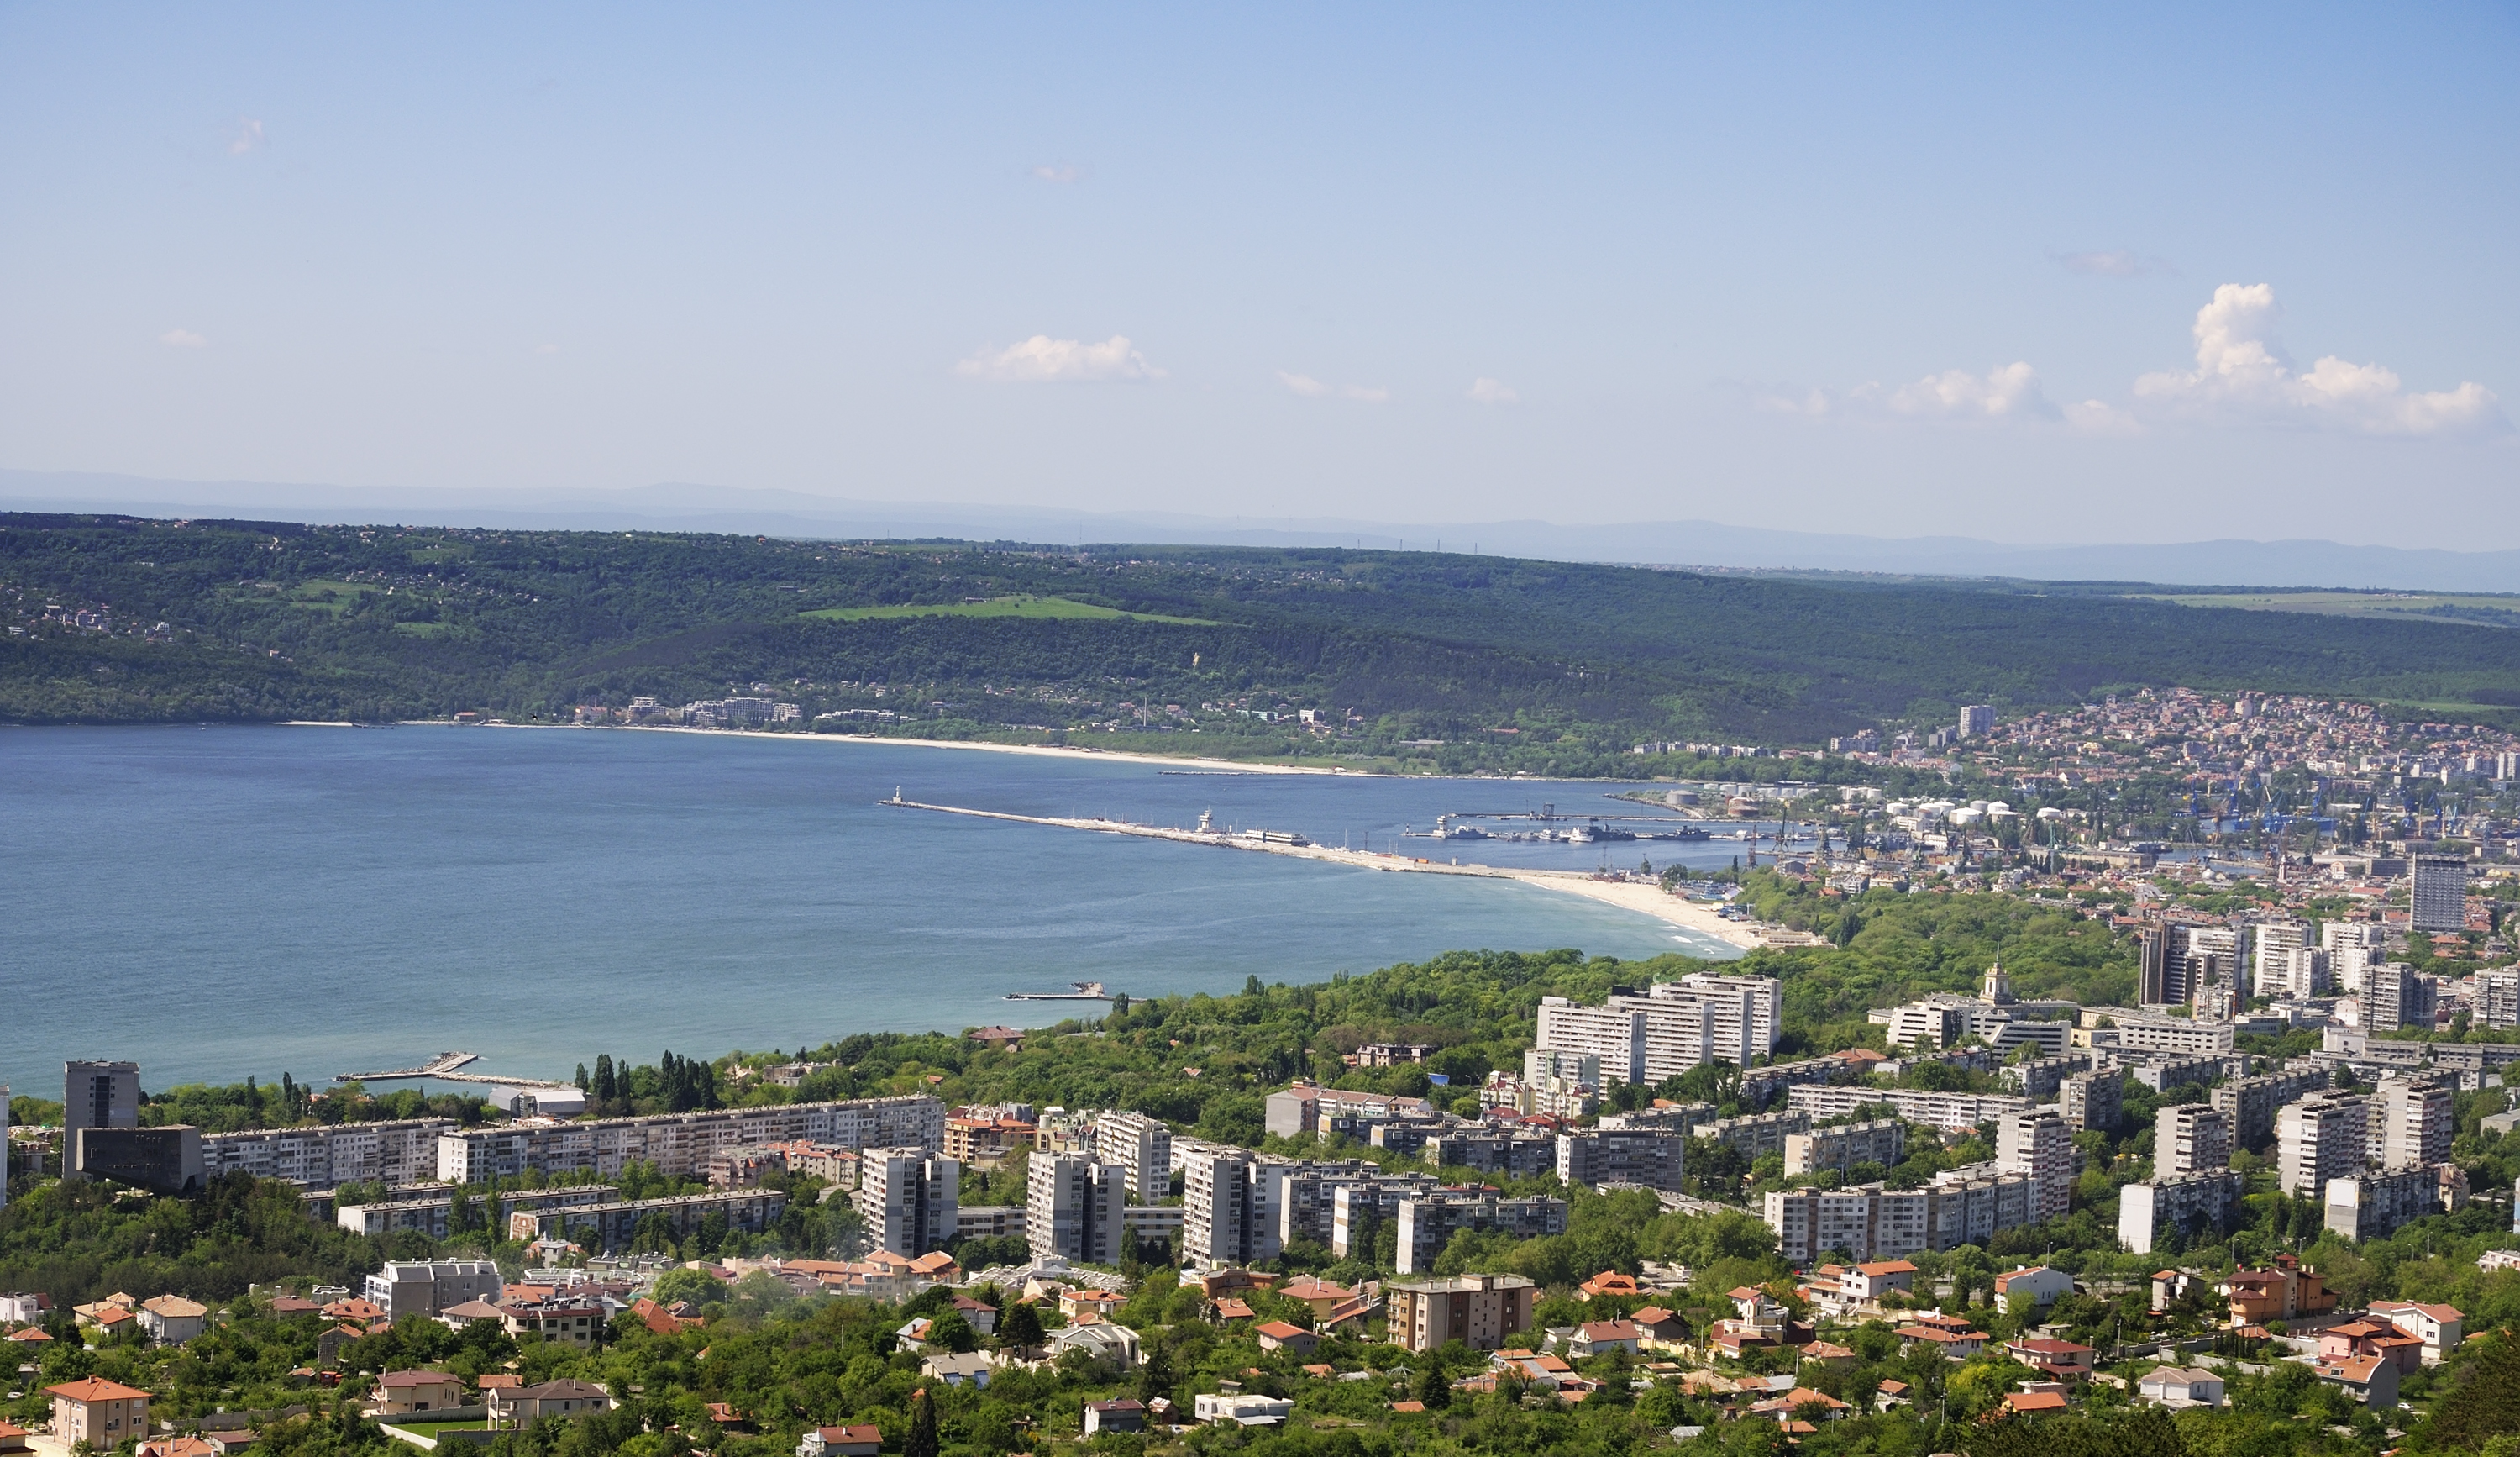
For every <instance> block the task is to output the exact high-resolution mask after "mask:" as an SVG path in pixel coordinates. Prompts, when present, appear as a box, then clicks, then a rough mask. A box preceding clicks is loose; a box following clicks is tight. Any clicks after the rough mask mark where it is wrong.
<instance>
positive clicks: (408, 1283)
mask: <svg viewBox="0 0 2520 1457" xmlns="http://www.w3.org/2000/svg"><path fill="white" fill-rule="evenodd" d="M502 1289H504V1287H503V1286H502V1285H501V1284H500V1282H499V1266H498V1263H497V1262H496V1261H495V1260H487V1259H412V1260H389V1261H387V1262H386V1264H385V1267H384V1268H383V1269H382V1270H379V1271H377V1272H376V1273H375V1274H373V1275H370V1276H368V1277H367V1279H366V1281H365V1282H364V1286H363V1288H362V1289H361V1291H360V1294H362V1295H364V1296H365V1297H367V1298H368V1300H369V1301H370V1302H371V1303H373V1304H375V1305H377V1306H378V1307H380V1308H381V1309H382V1310H383V1311H384V1313H385V1318H386V1319H387V1320H400V1319H401V1318H403V1317H404V1316H406V1315H438V1314H441V1313H443V1312H445V1311H448V1310H452V1309H454V1308H455V1307H456V1306H458V1305H462V1304H466V1303H468V1302H470V1301H472V1300H488V1301H491V1302H493V1303H496V1302H497V1300H498V1298H499V1293H500V1291H501V1290H502Z"/></svg>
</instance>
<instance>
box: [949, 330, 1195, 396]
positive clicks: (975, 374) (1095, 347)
mask: <svg viewBox="0 0 2520 1457" xmlns="http://www.w3.org/2000/svg"><path fill="white" fill-rule="evenodd" d="M954 372H955V373H956V374H958V375H962V376H964V377H965V378H967V379H973V380H996V381H1000V382H1002V383H1006V384H1046V383H1053V382H1058V381H1069V380H1160V379H1162V378H1163V377H1164V372H1163V371H1162V370H1160V369H1157V368H1155V367H1154V366H1153V365H1151V364H1148V362H1147V356H1146V355H1144V354H1141V353H1139V352H1138V351H1137V349H1136V348H1134V347H1132V346H1131V345H1130V343H1129V340H1128V336H1126V335H1120V334H1115V335H1112V336H1111V337H1110V338H1109V339H1106V340H1104V341H1102V342H1101V343H1099V344H1089V343H1085V342H1083V341H1078V340H1073V339H1052V338H1051V337H1050V336H1049V335H1047V334H1036V335H1034V336H1033V337H1032V338H1030V339H1028V340H1025V341H1023V342H1022V343H1019V344H1009V345H1008V346H1007V347H1005V348H1003V349H982V350H980V351H979V352H978V353H976V354H973V355H972V356H971V357H970V358H968V359H966V360H964V361H963V362H962V363H960V364H958V365H955V366H954Z"/></svg>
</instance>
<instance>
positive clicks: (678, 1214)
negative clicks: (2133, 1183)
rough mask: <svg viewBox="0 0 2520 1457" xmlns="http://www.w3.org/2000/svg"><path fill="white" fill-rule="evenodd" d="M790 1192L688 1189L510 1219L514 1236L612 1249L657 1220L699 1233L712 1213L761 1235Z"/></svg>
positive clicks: (681, 1232) (682, 1235)
mask: <svg viewBox="0 0 2520 1457" xmlns="http://www.w3.org/2000/svg"><path fill="white" fill-rule="evenodd" d="M786 1211H787V1195H786V1194H784V1193H782V1192H780V1191H779V1190H776V1189H728V1190H722V1191H720V1192H718V1193H714V1194H683V1195H677V1196H674V1197H673V1198H670V1199H632V1200H619V1201H615V1202H613V1203H610V1204H594V1205H579V1206H576V1207H563V1208H549V1209H539V1210H532V1211H520V1212H517V1213H515V1214H511V1215H510V1216H509V1218H508V1230H509V1237H510V1238H512V1239H521V1238H524V1237H525V1236H524V1231H525V1230H527V1229H530V1230H531V1231H532V1235H533V1238H535V1239H541V1238H544V1237H545V1236H548V1235H562V1236H563V1237H564V1238H566V1239H569V1240H572V1241H574V1242H576V1243H577V1244H580V1245H583V1246H585V1247H586V1248H587V1249H589V1250H601V1251H604V1252H607V1253H608V1252H612V1251H615V1250H619V1249H621V1248H622V1247H623V1246H625V1245H628V1244H629V1243H630V1242H631V1241H632V1240H633V1239H635V1238H636V1237H637V1236H638V1233H639V1230H640V1228H641V1227H642V1226H644V1225H646V1224H648V1222H649V1221H650V1220H655V1221H657V1223H658V1224H660V1225H661V1226H662V1227H663V1228H666V1229H669V1230H671V1231H673V1235H674V1238H675V1239H677V1240H684V1239H689V1238H691V1237H692V1236H693V1235H695V1234H697V1233H699V1230H700V1226H701V1225H702V1224H704V1223H706V1222H707V1221H708V1219H709V1217H710V1216H711V1215H715V1216H718V1217H720V1218H723V1219H724V1220H725V1221H726V1227H727V1228H728V1229H730V1230H735V1231H739V1232H741V1233H743V1234H759V1233H761V1232H762V1231H764V1230H766V1229H768V1228H769V1227H770V1226H772V1225H773V1224H776V1223H778V1222H779V1216H780V1215H781V1214H782V1213H785V1212H786Z"/></svg>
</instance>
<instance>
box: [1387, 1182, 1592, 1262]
mask: <svg viewBox="0 0 2520 1457" xmlns="http://www.w3.org/2000/svg"><path fill="white" fill-rule="evenodd" d="M1465 1229H1475V1230H1491V1229H1496V1230H1504V1231H1505V1232H1506V1233H1508V1234H1510V1235H1513V1236H1514V1237H1516V1238H1517V1239H1531V1238H1533V1237H1535V1236H1539V1235H1562V1234H1564V1233H1565V1232H1566V1201H1564V1200H1562V1199H1549V1198H1546V1197H1543V1196H1533V1197H1530V1198H1526V1199H1503V1198H1500V1197H1498V1195H1497V1193H1496V1191H1494V1190H1480V1191H1476V1192H1470V1191H1453V1190H1443V1191H1438V1192H1437V1193H1434V1194H1431V1195H1426V1196H1423V1197H1420V1198H1418V1199H1404V1200H1402V1201H1401V1202H1400V1240H1399V1252H1398V1258H1397V1260H1396V1268H1398V1270H1399V1271H1400V1273H1401V1274H1403V1275H1410V1274H1416V1273H1418V1271H1421V1270H1426V1269H1431V1268H1433V1266H1434V1263H1435V1256H1436V1255H1438V1254H1441V1253H1443V1252H1444V1247H1445V1246H1446V1245H1449V1244H1451V1243H1452V1242H1453V1236H1454V1235H1455V1234H1458V1233H1459V1232H1461V1231H1463V1230H1465Z"/></svg>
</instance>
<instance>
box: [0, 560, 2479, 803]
mask: <svg viewBox="0 0 2520 1457" xmlns="http://www.w3.org/2000/svg"><path fill="white" fill-rule="evenodd" d="M2141 590H2143V589H2142V588H2140V587H2135V586H2130V587H2110V588H2106V589H2093V588H2092V587H2088V586H2086V587H2081V588H2070V589H2055V590H2043V589H2041V588H2039V587H2037V586H2036V585H2033V584H2018V583H2014V584H2003V583H1972V582H1916V581H1901V582H1895V583H1893V582H1866V581H1862V580H1849V579H1810V578H1786V577H1777V576H1749V575H1734V574H1707V573H1696V572H1686V571H1668V570H1656V569H1635V568H1618V567H1597V566H1580V565H1569V564H1563V563H1553V562H1534V561H1519V560H1512V559H1504V558H1494V557H1470V556H1458V555H1455V556H1445V555H1429V554H1424V553H1409V554H1401V553H1390V552H1373V551H1335V550H1242V549H1222V548H1195V547H1191V548H1137V547H1093V548H1086V549H1083V550H1068V549H1064V548H1061V549H1046V548H1031V547H1022V546H1012V545H1004V544H999V545H974V544H967V543H951V542H943V543H878V544H862V543H841V542H819V541H790V540H776V539H766V538H759V537H733V536H702V535H673V534H661V533H643V532H562V531H493V530H438V529H406V528H401V527H352V526H306V525H298V524H284V523H250V522H164V521H145V520H137V519H131V518H116V517H44V516H23V515H20V516H0V617H5V618H6V620H7V621H8V622H9V623H10V624H11V625H12V627H13V629H14V630H13V631H12V633H11V635H10V636H9V637H8V638H7V640H6V641H5V644H0V717H5V718H7V719H9V720H13V721H18V722H147V721H169V720H195V719H231V720H233V719H281V718H358V719H387V718H406V717H422V716H436V715H444V714H447V713H450V712H453V711H455V710H458V709H468V708H469V709H478V710H483V711H486V712H490V713H493V714H500V715H510V716H518V717H540V718H550V717H565V716H566V715H567V714H568V712H569V710H570V708H571V706H573V705H577V704H581V703H602V704H608V705H614V706H618V705H622V704H626V703H627V702H628V701H629V699H630V698H631V697H632V696H633V695H652V696H653V697H655V698H658V699H660V700H662V701H664V702H666V703H667V704H680V703H683V702H687V701H690V700H693V699H700V698H711V697H720V696H724V695H726V694H727V693H729V692H736V693H744V692H748V691H751V689H752V685H755V684H759V685H762V688H761V690H760V691H761V692H762V693H764V694H766V695H770V696H775V697H777V698H779V699H781V700H783V701H789V702H795V703H798V704H800V705H801V706H804V707H805V708H806V709H807V711H808V713H809V714H817V713H823V712H828V711H832V710H835V709H845V708H853V707H854V708H862V709H867V710H869V712H868V713H866V714H862V715H861V718H860V720H859V721H860V722H861V723H865V722H882V723H884V724H885V727H884V729H883V731H886V732H896V733H920V734H928V735H946V736H973V735H1005V736H1010V737H1025V736H1030V737H1033V738H1040V737H1042V736H1043V735H1044V734H1045V733H1055V732H1064V731H1077V730H1084V729H1089V728H1093V729H1098V730H1099V729H1102V728H1104V727H1106V726H1111V725H1118V726H1119V727H1120V728H1122V729H1124V730H1125V731H1127V732H1128V733H1131V734H1139V733H1147V734H1153V733H1163V732H1176V733H1186V732H1188V731H1189V730H1190V729H1191V728H1193V727H1195V728H1197V729H1198V731H1199V737H1200V742H1199V743H1198V744H1197V745H1196V746H1195V747H1196V750H1197V751H1199V752H1202V753H1218V752H1259V751H1270V752H1285V751H1294V750H1297V749H1299V748H1301V747H1302V746H1304V745H1305V744H1308V743H1312V742H1314V741H1313V740H1312V739H1311V738H1310V737H1309V736H1307V735H1304V734H1296V733H1293V732H1292V731H1290V730H1289V728H1287V727H1286V726H1285V725H1284V724H1283V723H1281V722H1278V721H1273V720H1267V719H1259V718H1254V717H1251V716H1249V714H1250V713H1251V712H1254V711H1257V712H1263V713H1268V712H1277V711H1282V710H1283V711H1285V712H1287V715H1288V717H1289V718H1290V719H1291V718H1292V716H1293V714H1292V710H1294V709H1297V708H1310V709H1315V710H1319V711H1320V712H1321V713H1322V714H1324V715H1325V716H1327V717H1328V718H1330V719H1332V720H1334V721H1335V722H1337V723H1338V724H1341V725H1343V726H1344V728H1343V729H1342V732H1344V733H1346V734H1348V735H1349V736H1350V737H1349V739H1348V740H1347V741H1346V747H1345V748H1344V749H1342V752H1348V753H1379V754H1383V755H1385V756H1386V757H1390V756H1395V755H1408V756H1414V757H1415V758H1417V759H1419V760H1422V761H1424V762H1425V763H1427V764H1428V765H1430V766H1431V765H1433V764H1436V763H1442V764H1444V765H1445V766H1448V767H1454V768H1469V767H1481V766H1493V767H1521V768H1549V769H1553V770H1554V771H1556V772H1603V771H1605V770H1606V769H1609V768H1613V767H1615V764H1616V760H1617V758H1618V757H1620V756H1623V755H1624V751H1625V749H1626V748H1627V746H1628V745H1630V744H1632V743H1634V742H1636V741H1637V740H1640V739H1648V738H1651V739H1666V740H1669V739H1680V740H1688V739H1707V740H1721V741H1726V742H1743V743H1750V742H1755V743H1766V744H1772V745H1790V744H1815V743H1818V742H1820V741H1821V740H1823V738H1825V737H1827V736H1829V735H1833V734H1842V733H1847V732H1851V731H1853V730H1854V729H1856V728H1859V727H1862V726H1866V725H1871V724H1880V723H1885V722H1895V721H1905V720H1913V721H1919V722H1939V721H1941V720H1943V719H1944V718H1945V717H1946V716H1947V715H1948V714H1949V713H1950V712H1951V710H1952V709H1953V708H1954V707H1956V706H1958V705H1960V704H1964V703H1992V704H1996V705H1998V706H2002V707H2003V708H2005V709H2006V710H2012V709H2023V708H2030V707H2035V706H2053V705H2061V704H2066V703H2072V702H2080V701H2083V700H2086V699H2088V698H2089V697H2091V696H2093V695H2094V694H2098V693H2101V692H2104V691H2108V690H2111V689H2115V688H2124V687H2133V686H2137V685H2142V684H2151V685H2184V686H2187V687H2192V688H2198V689H2205V690H2216V689H2223V690H2228V689H2237V688H2242V687H2247V688H2254V689H2260V690H2265V691H2273V692H2297V693H2310V694H2318V695H2322V696H2336V697H2349V698H2357V699H2371V700H2380V701H2384V702H2396V703H2402V704H2408V705H2422V706H2425V707H2426V711H2428V712H2430V713H2434V714H2440V713H2455V714H2458V715H2460V716H2463V717H2472V718H2475V719H2478V720H2480V721H2491V722H2501V721H2507V720H2509V719H2511V718H2512V717H2513V716H2514V714H2513V707H2512V706H2515V705H2520V634H2511V633H2501V632H2492V631H2480V630H2478V629H2476V628H2474V627H2472V626H2466V625H2460V624H2456V623H2449V622H2432V621H2423V620H2387V619H2382V618H2376V617H2356V616H2318V615H2303V614H2278V613H2267V612H2250V611H2238V610H2232V609H2226V608H2215V607H2193V606H2185V605H2182V604H2180V603H2177V602H2169V601H2162V600H2158V599H2155V598H2147V597H2142V596H2137V595H2133V594H2134V593H2136V592H2138V591H2141ZM81 614H86V615H87V617H86V622H85V625H82V624H81V622H80V620H79V618H80V615H81ZM875 685H882V687H883V693H882V694H881V696H880V697H878V696H877V694H876V692H875ZM1202 705H1208V706H1213V711H1202V709H1201V706H1202ZM1167 706H1179V707H1180V709H1181V712H1180V713H1178V714H1176V713H1174V712H1172V711H1171V710H1170V709H1169V708H1168V707H1167ZM877 712H882V713H896V714H900V715H902V716H901V717H900V718H898V719H894V720H877V719H874V718H873V716H872V715H873V714H874V713H877ZM1410 741H1418V744H1417V747H1415V748H1412V747H1410ZM1428 741H1442V747H1441V749H1440V750H1439V749H1436V748H1433V747H1431V745H1430V743H1429V742H1428ZM1098 742H1101V741H1098ZM1179 747H1181V748H1182V749H1184V750H1185V751H1187V750H1188V749H1190V748H1191V747H1192V746H1190V745H1188V744H1183V745H1180V746H1179Z"/></svg>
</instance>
